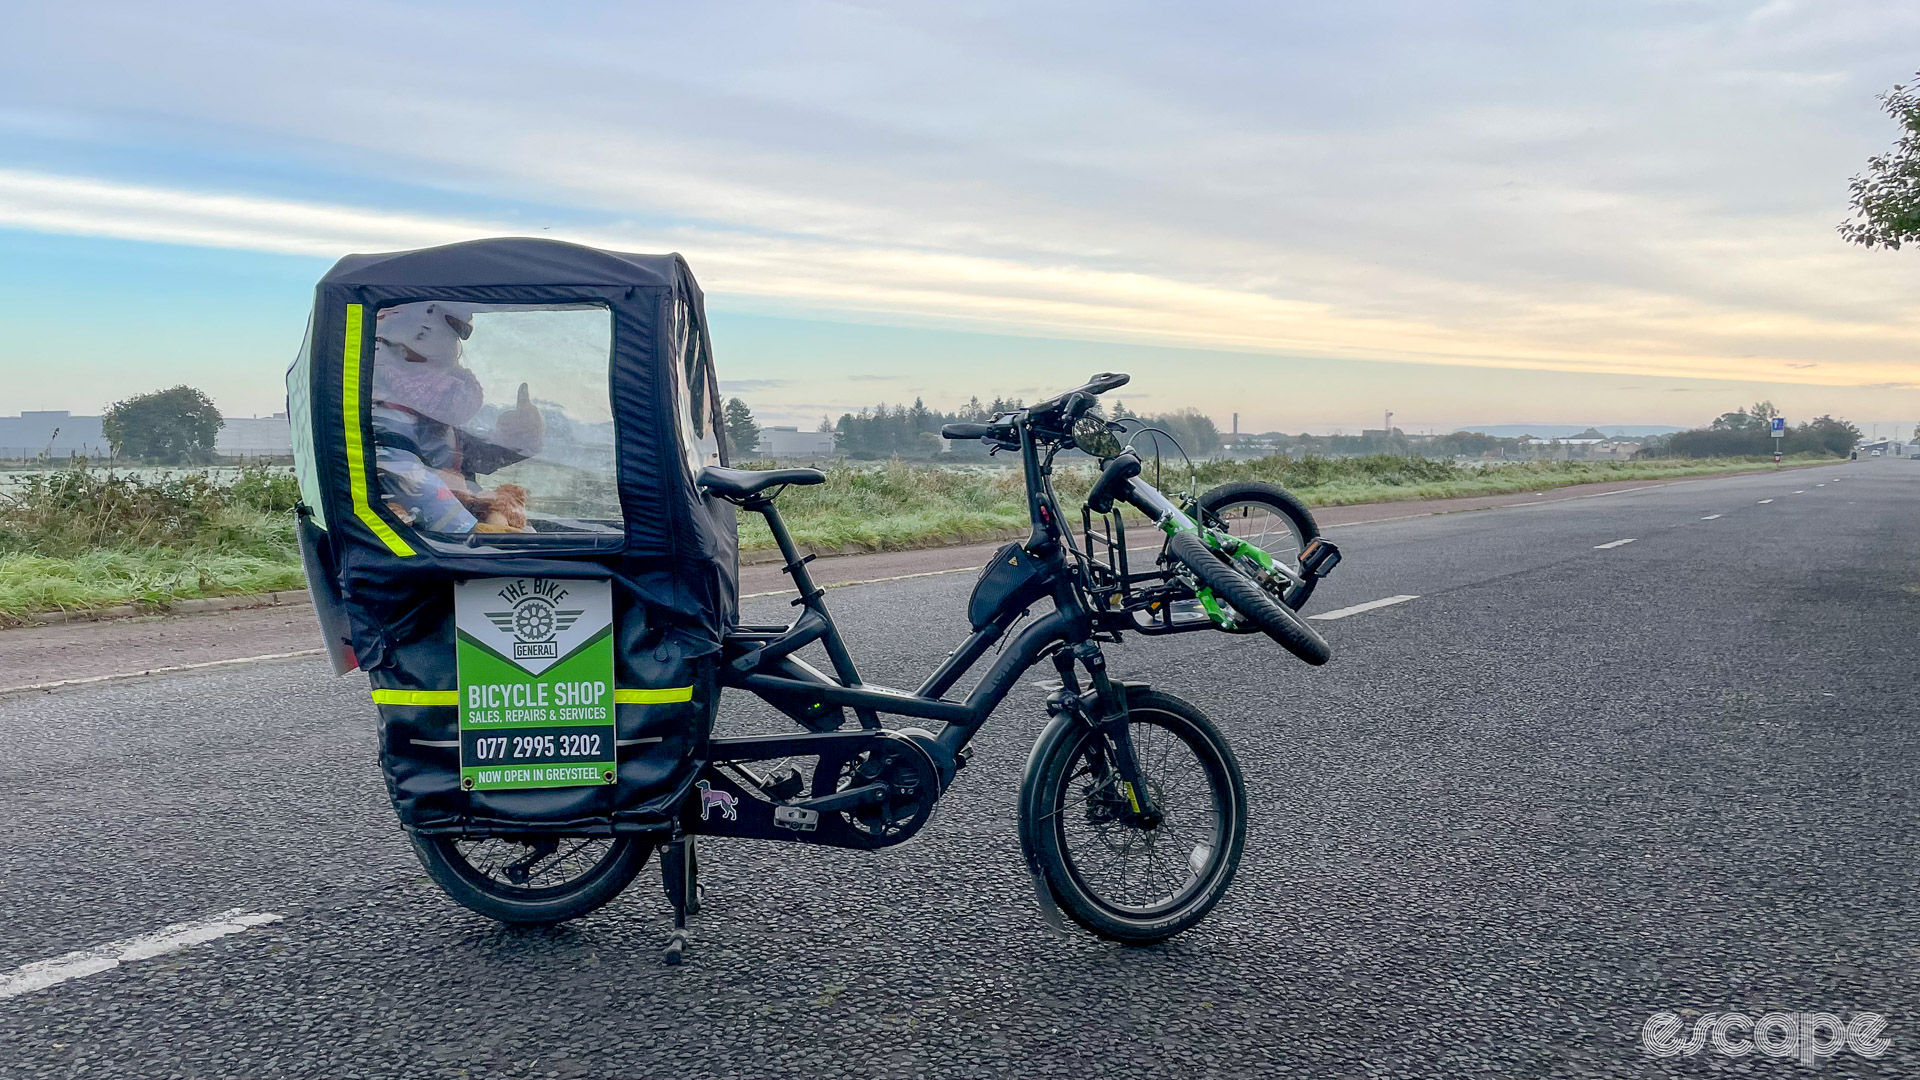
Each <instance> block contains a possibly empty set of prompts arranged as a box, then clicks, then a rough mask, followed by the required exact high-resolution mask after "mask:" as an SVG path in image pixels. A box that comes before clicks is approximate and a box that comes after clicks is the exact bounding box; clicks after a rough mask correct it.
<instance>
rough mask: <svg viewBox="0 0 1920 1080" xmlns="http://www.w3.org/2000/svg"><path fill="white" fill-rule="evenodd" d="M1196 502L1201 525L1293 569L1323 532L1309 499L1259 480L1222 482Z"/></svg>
mask: <svg viewBox="0 0 1920 1080" xmlns="http://www.w3.org/2000/svg"><path fill="white" fill-rule="evenodd" d="M1195 505H1196V507H1197V508H1198V509H1199V511H1200V514H1199V518H1200V523H1201V524H1202V525H1205V526H1207V527H1208V528H1211V529H1217V530H1219V531H1221V532H1224V533H1229V534H1231V535H1232V536H1233V537H1234V538H1235V539H1237V540H1244V541H1246V542H1248V543H1251V544H1252V545H1253V546H1255V547H1257V548H1259V549H1260V550H1262V551H1264V552H1266V553H1267V554H1269V555H1271V556H1273V558H1274V561H1275V562H1283V563H1285V564H1287V566H1288V567H1290V568H1292V569H1294V570H1298V569H1300V552H1302V551H1303V550H1305V549H1306V546H1307V545H1308V544H1309V543H1311V542H1312V541H1313V540H1314V538H1315V537H1318V536H1319V535H1320V524H1319V523H1318V522H1316V521H1314V520H1313V511H1311V510H1309V509H1307V504H1306V503H1303V502H1301V501H1300V500H1299V499H1296V498H1294V497H1293V496H1292V495H1290V494H1288V493H1287V491H1286V489H1284V488H1279V487H1275V486H1274V485H1272V484H1266V483H1261V482H1260V481H1258V480H1248V481H1242V482H1239V483H1233V484H1221V485H1220V486H1219V487H1217V488H1214V489H1213V490H1212V491H1209V492H1207V493H1206V494H1205V495H1202V496H1200V499H1199V501H1198V502H1197V503H1196V504H1195ZM1305 599H1306V598H1305V597H1301V600H1302V602H1304V601H1305Z"/></svg>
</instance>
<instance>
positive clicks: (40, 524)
mask: <svg viewBox="0 0 1920 1080" xmlns="http://www.w3.org/2000/svg"><path fill="white" fill-rule="evenodd" d="M1813 460H1828V459H1814V458H1807V459H1805V461H1797V462H1796V463H1805V462H1806V461H1813ZM1766 464H1769V463H1768V462H1766V461H1764V460H1762V459H1744V458H1743V459H1716V460H1712V461H1670V460H1662V461H1646V462H1523V463H1506V464H1498V465H1492V466H1488V467H1473V466H1462V465H1456V464H1453V463H1451V462H1444V461H1427V460H1425V459H1421V458H1398V457H1371V458H1303V459H1298V460H1289V459H1286V458H1277V457H1276V458H1263V459H1259V460H1254V461H1238V462H1232V461H1219V462H1205V463H1203V464H1202V465H1201V466H1200V467H1199V470H1198V476H1197V486H1198V488H1199V490H1202V491H1204V490H1206V489H1207V488H1210V487H1213V486H1214V485H1216V484H1221V483H1225V482H1227V481H1229V480H1249V479H1257V480H1266V481H1268V482H1270V483H1276V484H1279V485H1280V486H1282V487H1284V488H1287V489H1288V490H1290V491H1292V492H1293V493H1294V494H1296V495H1298V496H1300V497H1301V498H1302V499H1304V500H1306V502H1307V503H1308V504H1309V505H1312V506H1340V505H1349V504H1353V503H1367V502H1388V501H1396V500H1405V499H1431V498H1445V497H1454V496H1468V495H1494V494H1504V493H1508V492H1516V491H1540V490H1545V489H1547V488H1553V487H1564V486H1567V485H1570V484H1588V483H1596V482H1600V481H1607V480H1636V479H1662V478H1674V477H1684V476H1698V475H1706V474H1710V473H1717V472H1728V471H1732V470H1737V469H1752V468H1756V467H1760V466H1763V465H1766ZM1093 476H1094V473H1093V470H1092V469H1091V468H1090V467H1087V466H1065V467H1062V468H1060V469H1059V470H1058V471H1057V475H1056V485H1057V487H1058V489H1059V492H1060V495H1061V497H1062V498H1063V499H1066V500H1072V501H1071V502H1069V504H1068V505H1070V506H1078V501H1077V500H1078V499H1079V498H1080V497H1081V496H1082V495H1084V494H1085V492H1086V489H1087V487H1088V486H1089V485H1090V484H1091V483H1092V480H1093ZM1151 478H1152V477H1151V473H1149V479H1151ZM1163 480H1164V484H1163V487H1164V488H1165V489H1166V490H1169V491H1173V490H1179V489H1181V488H1184V487H1186V486H1187V484H1188V482H1189V481H1188V479H1187V476H1186V473H1185V470H1184V469H1181V470H1180V471H1179V472H1178V473H1177V474H1176V473H1175V472H1174V471H1173V470H1171V469H1170V470H1168V472H1167V473H1166V474H1165V475H1164V476H1163ZM297 494H298V492H297V488H296V486H295V484H294V482H293V478H292V477H291V476H290V475H288V474H287V472H286V471H285V470H271V469H246V470H240V471H238V472H237V473H236V472H232V471H228V472H227V473H225V474H219V475H213V476H209V475H206V474H202V473H194V472H170V473H165V474H160V475H157V476H153V475H138V474H124V473H123V474H105V473H101V472H89V471H84V470H62V471H58V472H46V473H37V474H15V475H12V476H9V477H7V483H6V484H4V485H0V624H8V623H15V622H19V621H21V620H22V619H23V618H24V617H25V616H27V615H29V614H31V613H35V612H44V611H86V610H93V609H98V608H103V607H110V606H115V605H121V604H140V605H145V606H150V607H152V608H154V609H156V610H159V609H164V608H165V607H166V606H167V605H168V604H170V603H172V602H173V601H176V600H182V599H187V598H193V597H207V596H231V595H246V594H252V593H262V592H270V591H273V590H276V589H296V588H300V587H302V586H303V585H304V584H305V579H304V577H303V576H302V573H301V569H300V556H299V552H298V550H297V549H296V547H295V541H294V528H293V515H292V512H291V508H292V506H293V503H294V500H295V499H296V498H297ZM1023 495H1024V489H1023V487H1022V485H1021V478H1020V473H1019V471H1018V470H1017V469H1007V468H992V467H985V466H975V467H967V468H942V467H938V466H932V465H915V464H907V463H903V462H898V461H895V462H891V463H887V464H883V465H873V466H852V465H837V466H834V467H833V468H831V469H829V470H828V482H827V483H825V484H822V485H819V486H817V487H808V488H791V489H789V490H788V491H787V492H786V493H785V494H784V495H782V496H781V497H780V508H781V512H782V514H783V515H784V516H785V517H786V520H787V525H788V527H789V528H790V529H792V531H793V534H794V536H795V538H796V539H797V540H799V542H800V543H801V544H802V545H804V546H806V547H808V548H812V549H814V550H818V551H847V550H861V551H884V550H898V549H905V548H913V547H931V546H937V545H940V544H946V543H964V542H967V541H970V540H983V539H988V538H991V537H994V536H997V535H1000V534H1002V533H1004V532H1007V531H1009V530H1014V529H1022V528H1024V527H1025V525H1026V510H1025V506H1024V498H1023ZM740 542H741V547H742V549H743V550H747V551H752V550H756V549H763V548H768V547H771V546H772V544H773V540H772V537H771V536H769V535H768V533H767V530H766V527H765V525H764V524H763V523H762V522H761V520H760V518H759V517H758V516H757V515H752V514H744V515H742V516H741V522H740Z"/></svg>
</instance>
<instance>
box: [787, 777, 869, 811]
mask: <svg viewBox="0 0 1920 1080" xmlns="http://www.w3.org/2000/svg"><path fill="white" fill-rule="evenodd" d="M886 798H887V785H885V784H862V785H860V786H859V787H856V788H848V789H847V790H845V791H836V792H834V793H833V794H831V795H820V796H817V797H815V798H811V799H796V800H794V801H793V802H790V803H787V804H786V805H788V806H794V807H798V808H800V809H802V810H815V811H819V812H820V813H827V812H829V811H834V810H851V809H853V808H854V807H856V806H866V805H869V804H871V803H877V802H885V801H886Z"/></svg>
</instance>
